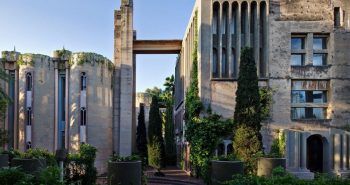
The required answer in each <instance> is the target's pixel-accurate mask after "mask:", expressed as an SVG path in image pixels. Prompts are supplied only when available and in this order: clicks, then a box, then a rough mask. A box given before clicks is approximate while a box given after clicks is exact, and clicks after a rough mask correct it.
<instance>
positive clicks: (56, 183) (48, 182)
mask: <svg viewBox="0 0 350 185" xmlns="http://www.w3.org/2000/svg"><path fill="white" fill-rule="evenodd" d="M59 179H60V168H59V167H58V166H49V167H47V168H45V169H43V170H42V171H41V172H40V174H39V177H38V181H39V183H38V184H40V185H64V183H63V182H60V180H59Z"/></svg>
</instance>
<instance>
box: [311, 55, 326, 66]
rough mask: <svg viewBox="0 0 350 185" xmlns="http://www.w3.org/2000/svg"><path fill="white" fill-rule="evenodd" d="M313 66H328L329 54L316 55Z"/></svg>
mask: <svg viewBox="0 0 350 185" xmlns="http://www.w3.org/2000/svg"><path fill="white" fill-rule="evenodd" d="M312 65H313V66H324V65H327V54H326V53H314V56H313V60H312Z"/></svg>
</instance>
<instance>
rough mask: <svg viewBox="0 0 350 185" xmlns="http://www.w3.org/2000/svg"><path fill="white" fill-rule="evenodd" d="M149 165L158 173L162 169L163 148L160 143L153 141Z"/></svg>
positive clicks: (149, 147)
mask: <svg viewBox="0 0 350 185" xmlns="http://www.w3.org/2000/svg"><path fill="white" fill-rule="evenodd" d="M147 148H148V164H149V165H150V166H152V167H153V168H155V169H157V170H158V171H159V170H160V168H161V160H162V159H161V148H160V145H159V143H157V142H156V141H153V142H152V143H149V144H148V146H147Z"/></svg>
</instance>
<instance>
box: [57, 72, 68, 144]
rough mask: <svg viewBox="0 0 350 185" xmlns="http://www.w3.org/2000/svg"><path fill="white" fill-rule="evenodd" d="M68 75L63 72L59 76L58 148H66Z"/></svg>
mask: <svg viewBox="0 0 350 185" xmlns="http://www.w3.org/2000/svg"><path fill="white" fill-rule="evenodd" d="M65 105H66V74H65V73H64V72H63V71H62V72H61V73H60V74H59V76H58V148H59V149H63V148H65V130H66V128H65V127H66V106H65Z"/></svg>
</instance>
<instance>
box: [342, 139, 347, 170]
mask: <svg viewBox="0 0 350 185" xmlns="http://www.w3.org/2000/svg"><path fill="white" fill-rule="evenodd" d="M341 151H342V169H343V170H347V169H348V167H347V135H346V134H343V135H342V150H341Z"/></svg>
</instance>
